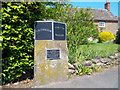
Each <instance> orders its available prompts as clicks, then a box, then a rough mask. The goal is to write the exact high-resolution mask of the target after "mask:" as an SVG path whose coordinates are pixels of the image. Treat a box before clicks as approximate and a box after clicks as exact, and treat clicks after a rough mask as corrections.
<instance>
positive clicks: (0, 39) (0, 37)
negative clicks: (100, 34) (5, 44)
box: [0, 36, 2, 46]
mask: <svg viewBox="0 0 120 90" xmlns="http://www.w3.org/2000/svg"><path fill="white" fill-rule="evenodd" d="M0 41H2V36H0ZM0 46H2V44H1V43H0Z"/></svg>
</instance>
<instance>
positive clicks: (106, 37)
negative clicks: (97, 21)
mask: <svg viewBox="0 0 120 90" xmlns="http://www.w3.org/2000/svg"><path fill="white" fill-rule="evenodd" d="M98 39H99V41H100V42H105V41H111V40H115V36H114V35H113V34H112V33H111V32H109V31H103V32H101V33H100V34H99V35H98Z"/></svg>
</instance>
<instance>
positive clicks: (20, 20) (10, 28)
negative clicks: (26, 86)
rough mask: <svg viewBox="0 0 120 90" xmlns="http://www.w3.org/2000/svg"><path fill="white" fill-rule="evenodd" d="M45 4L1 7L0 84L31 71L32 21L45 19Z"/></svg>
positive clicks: (32, 57) (32, 61)
mask: <svg viewBox="0 0 120 90" xmlns="http://www.w3.org/2000/svg"><path fill="white" fill-rule="evenodd" d="M44 9H45V6H44V3H36V2H26V3H25V2H21V3H20V2H3V3H2V30H3V33H2V38H3V45H2V76H3V77H2V83H3V84H5V83H11V82H13V81H15V79H18V78H19V77H21V76H22V75H23V74H25V73H26V71H29V70H31V69H33V68H34V21H36V20H42V19H43V18H44V15H45V14H44Z"/></svg>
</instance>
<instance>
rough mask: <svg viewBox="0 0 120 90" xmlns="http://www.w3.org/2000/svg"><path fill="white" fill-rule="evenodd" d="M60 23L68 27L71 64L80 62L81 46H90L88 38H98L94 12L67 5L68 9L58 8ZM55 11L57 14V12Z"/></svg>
mask: <svg viewBox="0 0 120 90" xmlns="http://www.w3.org/2000/svg"><path fill="white" fill-rule="evenodd" d="M56 9H57V10H56V11H57V16H58V19H57V20H58V21H60V22H64V23H66V25H67V44H68V49H69V62H70V63H73V62H76V61H78V58H79V57H80V56H79V53H80V51H79V50H78V48H79V47H80V45H83V44H88V43H89V41H88V38H89V37H93V38H94V39H95V38H97V36H98V33H99V32H98V30H96V28H97V27H96V25H94V19H93V17H92V12H90V11H89V10H90V9H89V8H86V9H84V8H80V9H78V8H73V6H72V5H69V4H67V5H66V7H59V6H58V7H57V8H56ZM56 11H55V12H56Z"/></svg>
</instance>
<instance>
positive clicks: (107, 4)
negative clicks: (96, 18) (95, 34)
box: [105, 0, 110, 11]
mask: <svg viewBox="0 0 120 90" xmlns="http://www.w3.org/2000/svg"><path fill="white" fill-rule="evenodd" d="M105 9H107V10H108V11H110V2H107V0H106V3H105Z"/></svg>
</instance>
